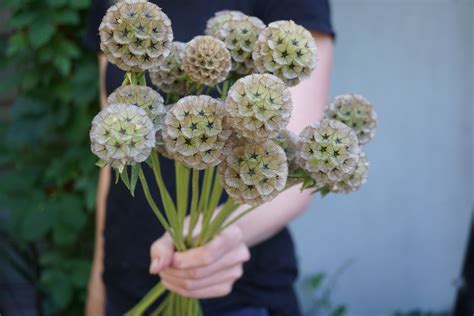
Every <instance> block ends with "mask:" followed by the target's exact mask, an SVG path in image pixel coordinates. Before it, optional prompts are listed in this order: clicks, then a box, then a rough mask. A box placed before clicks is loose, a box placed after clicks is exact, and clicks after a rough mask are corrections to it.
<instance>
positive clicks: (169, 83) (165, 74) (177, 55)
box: [150, 42, 186, 95]
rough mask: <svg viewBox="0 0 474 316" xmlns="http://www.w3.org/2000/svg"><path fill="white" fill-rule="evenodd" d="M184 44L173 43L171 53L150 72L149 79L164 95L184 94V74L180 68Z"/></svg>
mask: <svg viewBox="0 0 474 316" xmlns="http://www.w3.org/2000/svg"><path fill="white" fill-rule="evenodd" d="M185 49H186V44H185V43H181V42H173V46H172V48H171V53H170V54H169V55H168V56H167V57H165V58H164V59H163V60H161V61H160V62H159V63H158V65H157V66H156V67H155V68H153V69H151V70H150V78H151V81H152V82H153V84H154V85H155V86H157V87H158V88H159V89H160V90H161V91H163V92H165V93H174V94H176V95H185V94H186V74H185V73H184V70H183V68H182V66H181V64H182V63H183V59H184V50H185Z"/></svg>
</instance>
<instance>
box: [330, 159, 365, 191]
mask: <svg viewBox="0 0 474 316" xmlns="http://www.w3.org/2000/svg"><path fill="white" fill-rule="evenodd" d="M368 174H369V162H368V160H367V157H366V156H365V154H364V153H362V152H361V153H360V154H359V156H358V157H357V163H356V165H355V169H354V171H352V172H351V173H350V174H349V175H348V176H347V177H346V178H345V179H343V180H342V181H339V182H337V183H336V184H335V185H334V187H333V188H332V189H331V191H333V192H336V193H345V194H348V193H352V192H354V191H357V190H358V189H360V187H361V186H362V185H363V184H365V183H366V182H367V176H368Z"/></svg>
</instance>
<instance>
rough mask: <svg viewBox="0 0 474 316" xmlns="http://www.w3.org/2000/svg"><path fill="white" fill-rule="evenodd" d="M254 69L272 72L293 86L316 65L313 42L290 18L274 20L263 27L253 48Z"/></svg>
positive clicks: (307, 33)
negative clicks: (287, 19)
mask: <svg viewBox="0 0 474 316" xmlns="http://www.w3.org/2000/svg"><path fill="white" fill-rule="evenodd" d="M253 59H254V61H255V65H256V66H257V70H258V71H259V72H261V73H265V72H268V73H271V74H274V75H275V76H277V77H279V78H280V79H282V80H283V81H284V82H285V83H286V84H287V85H289V86H294V85H296V84H298V83H299V82H300V81H301V80H302V79H305V78H307V77H309V75H310V74H311V71H313V69H314V68H315V67H316V42H315V40H314V38H313V36H312V35H311V33H310V32H309V31H308V30H307V29H305V28H304V27H302V26H300V25H298V24H295V22H293V21H276V22H272V23H270V24H269V25H268V26H267V28H266V29H265V30H263V31H262V32H261V33H260V35H259V37H258V40H257V42H256V43H255V46H254V50H253Z"/></svg>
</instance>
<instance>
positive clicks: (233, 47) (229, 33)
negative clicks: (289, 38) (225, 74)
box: [219, 15, 265, 75]
mask: <svg viewBox="0 0 474 316" xmlns="http://www.w3.org/2000/svg"><path fill="white" fill-rule="evenodd" d="M264 29H265V24H264V23H263V22H262V21H261V20H260V19H258V18H256V17H251V16H246V15H243V16H241V17H240V18H238V19H233V20H230V21H228V22H227V23H225V24H224V25H223V27H222V30H221V32H219V35H220V36H219V38H220V39H221V40H223V41H224V43H225V45H226V47H227V49H228V50H229V51H230V54H231V56H232V70H233V71H235V72H237V73H239V74H241V75H248V74H250V73H253V72H255V63H254V61H253V59H252V51H253V48H254V46H255V42H256V41H257V38H258V35H259V34H260V33H261V32H262V31H263V30H264Z"/></svg>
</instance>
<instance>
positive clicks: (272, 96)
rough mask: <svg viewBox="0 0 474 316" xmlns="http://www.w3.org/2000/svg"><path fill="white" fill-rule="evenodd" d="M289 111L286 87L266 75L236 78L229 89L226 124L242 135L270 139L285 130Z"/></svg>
mask: <svg viewBox="0 0 474 316" xmlns="http://www.w3.org/2000/svg"><path fill="white" fill-rule="evenodd" d="M291 110H292V103H291V94H290V90H289V89H288V88H287V86H286V85H285V84H284V83H283V81H281V80H280V79H278V78H277V77H275V76H273V75H270V74H253V75H248V76H246V77H243V78H241V79H239V80H238V81H237V82H236V83H235V84H234V85H233V86H232V87H231V88H230V90H229V94H228V96H227V99H226V111H227V116H228V119H229V124H230V125H231V126H232V128H233V129H234V130H236V131H237V132H238V133H239V134H241V135H242V136H243V137H246V138H250V139H253V140H256V141H262V140H265V139H269V138H274V137H276V136H278V134H279V133H280V132H282V131H284V130H285V128H286V126H287V125H288V122H289V120H290V116H291Z"/></svg>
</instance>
